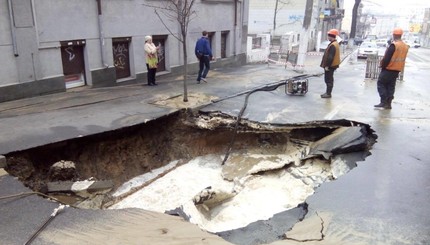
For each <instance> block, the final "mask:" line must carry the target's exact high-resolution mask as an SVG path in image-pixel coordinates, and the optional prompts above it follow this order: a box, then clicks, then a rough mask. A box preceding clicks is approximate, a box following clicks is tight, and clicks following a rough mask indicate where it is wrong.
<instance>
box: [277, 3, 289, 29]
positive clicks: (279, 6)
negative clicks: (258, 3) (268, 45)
mask: <svg viewBox="0 0 430 245" xmlns="http://www.w3.org/2000/svg"><path fill="white" fill-rule="evenodd" d="M287 4H290V1H289V0H275V11H274V15H273V34H275V30H276V18H277V16H278V12H279V11H281V9H282V7H283V6H284V5H287Z"/></svg>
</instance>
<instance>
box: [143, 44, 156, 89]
mask: <svg viewBox="0 0 430 245" xmlns="http://www.w3.org/2000/svg"><path fill="white" fill-rule="evenodd" d="M144 49H145V53H146V69H147V71H148V73H147V79H148V86H154V85H157V83H156V82H155V73H156V72H157V66H158V54H157V51H158V49H159V47H156V46H155V44H154V43H153V42H152V37H151V36H146V37H145V46H144Z"/></svg>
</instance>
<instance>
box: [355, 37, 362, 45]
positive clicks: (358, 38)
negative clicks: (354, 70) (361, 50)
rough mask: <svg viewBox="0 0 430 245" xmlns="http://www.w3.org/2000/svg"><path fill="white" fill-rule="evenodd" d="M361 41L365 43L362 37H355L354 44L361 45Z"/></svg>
mask: <svg viewBox="0 0 430 245" xmlns="http://www.w3.org/2000/svg"><path fill="white" fill-rule="evenodd" d="M361 43H363V38H361V37H354V45H357V46H360V45H361Z"/></svg>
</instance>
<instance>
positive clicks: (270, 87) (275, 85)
mask: <svg viewBox="0 0 430 245" xmlns="http://www.w3.org/2000/svg"><path fill="white" fill-rule="evenodd" d="M323 74H324V73H318V74H311V75H308V74H304V75H299V76H294V77H291V78H289V79H286V80H281V81H279V82H276V83H273V84H268V85H265V86H263V87H259V88H255V89H253V90H251V91H248V92H247V93H246V96H245V102H244V104H243V106H242V109H241V110H240V112H239V114H238V115H237V119H236V124H235V126H234V130H233V136H232V137H231V140H230V143H229V145H228V148H227V152H226V154H225V156H224V159H223V161H222V163H221V165H224V164H225V163H226V162H227V160H228V158H229V156H230V153H231V151H232V149H233V144H234V141H235V140H236V135H237V131H238V128H239V124H240V120H241V119H242V116H243V113H244V112H245V110H246V107H247V106H248V99H249V96H251V94H253V93H255V92H258V91H273V90H276V89H277V88H278V87H280V86H282V85H286V83H287V81H296V80H300V79H306V78H310V77H318V76H321V75H323Z"/></svg>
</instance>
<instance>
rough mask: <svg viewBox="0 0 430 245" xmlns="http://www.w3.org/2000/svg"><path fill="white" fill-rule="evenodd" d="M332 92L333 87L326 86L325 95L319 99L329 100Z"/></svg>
mask: <svg viewBox="0 0 430 245" xmlns="http://www.w3.org/2000/svg"><path fill="white" fill-rule="evenodd" d="M332 90H333V86H327V89H326V92H325V94H322V95H321V98H323V99H328V98H331V91H332Z"/></svg>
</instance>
